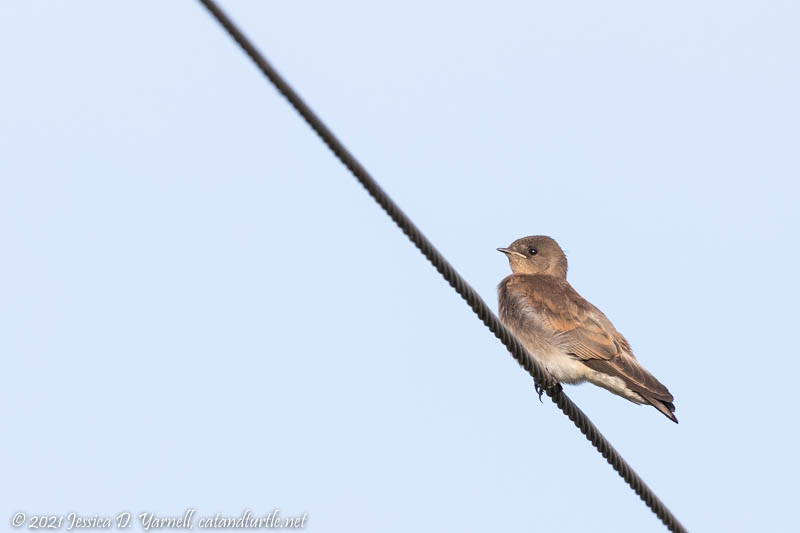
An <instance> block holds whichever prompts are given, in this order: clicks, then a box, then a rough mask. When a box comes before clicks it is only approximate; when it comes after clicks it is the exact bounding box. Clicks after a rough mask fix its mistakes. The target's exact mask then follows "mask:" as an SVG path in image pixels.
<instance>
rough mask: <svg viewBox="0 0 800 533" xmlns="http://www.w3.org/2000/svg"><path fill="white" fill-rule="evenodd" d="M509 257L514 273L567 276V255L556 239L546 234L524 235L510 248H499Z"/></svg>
mask: <svg viewBox="0 0 800 533" xmlns="http://www.w3.org/2000/svg"><path fill="white" fill-rule="evenodd" d="M497 251H499V252H503V253H504V254H506V256H507V257H508V262H509V264H510V265H511V271H512V272H513V273H514V274H547V275H550V276H556V277H558V278H561V279H566V278H567V256H566V255H564V251H563V250H562V249H561V247H560V246H559V245H558V243H557V242H556V241H554V240H553V239H551V238H550V237H547V236H545V235H533V236H531V237H523V238H521V239H517V240H516V241H514V242H512V243H511V245H509V247H508V248H498V249H497Z"/></svg>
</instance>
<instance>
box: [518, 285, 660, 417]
mask: <svg viewBox="0 0 800 533" xmlns="http://www.w3.org/2000/svg"><path fill="white" fill-rule="evenodd" d="M524 289H525V290H524V291H523V294H524V298H525V304H527V306H528V307H529V308H530V309H532V310H533V311H534V315H535V317H536V319H537V321H538V322H540V325H541V326H543V327H544V328H545V329H547V330H549V331H550V332H551V333H552V335H553V342H554V343H555V344H557V345H558V346H560V347H561V348H562V349H563V350H564V351H565V352H566V353H568V354H570V355H572V356H573V357H575V358H577V359H579V360H580V361H581V362H583V363H584V364H585V365H587V366H589V367H590V368H592V369H594V370H597V371H599V372H603V373H605V374H609V375H612V376H617V377H619V378H622V379H623V380H624V381H625V383H626V384H627V386H628V387H629V388H630V389H631V390H634V391H636V392H638V393H640V394H642V395H643V396H648V397H652V398H655V399H657V400H661V401H664V402H672V400H673V398H672V394H670V392H669V391H668V390H667V388H666V387H665V386H664V385H662V384H661V382H659V381H658V380H657V379H656V378H655V377H654V376H653V375H652V374H650V372H648V371H647V370H646V369H645V368H644V367H642V366H641V365H640V364H639V363H638V361H636V358H635V357H634V355H633V351H632V350H631V347H630V345H629V344H628V341H627V340H625V337H623V336H622V335H621V334H620V333H619V332H618V331H617V330H616V328H614V326H613V324H611V321H610V320H609V319H608V318H607V317H606V316H605V315H604V314H603V312H602V311H600V310H599V309H597V308H596V307H595V306H593V305H592V304H591V303H589V302H588V301H586V300H585V299H584V298H583V297H582V296H581V295H579V294H578V293H577V292H576V291H575V289H573V288H572V287H571V286H570V285H569V284H568V283H567V282H562V283H559V284H558V286H556V285H553V284H552V283H526V284H525V287H524ZM518 294H519V293H518Z"/></svg>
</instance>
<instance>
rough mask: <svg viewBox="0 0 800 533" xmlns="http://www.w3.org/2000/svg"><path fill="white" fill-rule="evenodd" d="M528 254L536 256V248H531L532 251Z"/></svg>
mask: <svg viewBox="0 0 800 533" xmlns="http://www.w3.org/2000/svg"><path fill="white" fill-rule="evenodd" d="M528 253H529V254H531V255H536V248H531V249H530V250H528Z"/></svg>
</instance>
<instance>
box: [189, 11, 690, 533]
mask: <svg viewBox="0 0 800 533" xmlns="http://www.w3.org/2000/svg"><path fill="white" fill-rule="evenodd" d="M199 1H200V3H202V4H203V5H204V6H205V7H206V8H207V9H208V10H209V12H210V13H211V15H212V16H213V17H214V18H215V19H216V20H217V21H218V22H219V23H220V24H221V25H222V26H223V27H224V28H225V30H226V31H227V32H228V33H229V34H230V36H231V37H232V38H233V39H234V40H235V41H236V42H237V43H238V44H239V46H241V48H242V49H243V50H244V52H245V53H246V54H247V55H248V56H250V59H252V60H253V62H254V63H255V64H256V65H257V66H258V68H259V69H260V70H261V72H262V73H263V74H264V75H265V76H266V77H267V78H268V79H269V81H270V82H272V84H273V85H274V86H275V88H276V89H278V91H279V92H280V93H281V94H282V95H283V96H284V97H286V99H287V100H288V101H289V103H290V104H292V107H294V108H295V110H296V111H297V112H298V113H299V114H300V116H301V117H303V119H304V120H305V121H306V122H307V123H308V125H309V126H311V128H312V129H313V130H314V131H315V132H316V133H317V135H319V137H320V139H322V141H323V142H324V143H325V144H326V145H327V146H328V148H330V149H331V151H332V152H333V153H334V155H336V157H337V158H338V159H339V160H340V161H341V162H342V163H343V164H344V166H346V167H347V169H348V170H350V172H351V173H352V174H353V176H355V178H356V179H357V180H358V181H359V183H361V185H363V186H364V188H365V189H366V190H367V192H368V193H369V195H370V196H372V198H373V199H374V200H375V201H376V202H378V204H379V205H380V206H381V208H383V210H384V211H385V212H386V214H388V215H389V217H390V218H391V219H392V221H394V223H395V224H397V226H398V227H399V228H400V229H401V230H402V231H403V233H405V234H406V236H407V237H408V238H409V239H410V240H411V242H413V243H414V246H416V247H417V248H418V249H419V251H420V252H422V255H424V256H425V257H426V258H427V259H428V261H430V262H431V264H432V265H433V266H434V268H436V270H437V272H439V274H441V275H442V277H443V278H444V279H445V280H446V281H447V282H448V283H449V284H450V286H451V287H453V288H454V289H455V291H456V292H457V293H458V294H459V295H460V296H461V297H462V298H463V299H464V301H466V302H467V304H468V305H469V306H470V308H472V310H473V311H474V312H475V314H476V315H478V318H480V319H481V322H483V323H484V324H485V325H486V327H487V328H489V330H490V331H491V332H492V333H493V334H494V335H495V337H497V338H498V339H500V342H502V343H503V345H504V346H505V347H506V348H507V349H508V351H509V352H510V353H511V355H512V356H513V357H514V359H516V361H517V362H518V363H519V364H520V365H521V366H522V368H524V369H525V370H526V371H527V372H528V374H530V375H531V377H532V378H533V380H534V383H535V385H536V386H537V387H538V388H540V389H544V391H545V392H546V394H547V396H548V397H549V398H550V399H551V400H552V401H553V403H555V404H556V405H557V406H558V408H559V409H561V411H562V412H563V413H564V414H565V415H567V417H568V418H569V419H570V420H572V422H573V423H574V424H575V426H576V427H577V428H578V429H579V430H580V431H581V433H583V434H584V435H585V436H586V438H587V439H588V440H589V442H591V443H592V445H593V446H594V447H595V448H596V449H597V451H598V452H600V454H601V455H602V456H603V457H604V458H605V459H606V461H608V463H609V464H610V465H611V466H612V468H613V469H614V470H616V471H617V473H618V474H619V475H620V476H621V477H622V478H623V479H624V480H625V481H626V482H627V483H628V485H630V487H631V488H632V489H633V490H634V492H635V493H636V494H638V495H639V498H641V499H642V501H644V503H645V504H646V505H647V506H648V507H649V508H650V509H651V510H652V511H653V512H654V513H655V514H656V516H658V518H660V519H661V521H662V522H663V523H664V525H665V526H667V529H669V530H670V531H672V532H673V533H686V529H685V528H684V527H683V526H682V525H681V523H680V522H679V521H678V519H677V518H676V517H675V515H673V514H672V512H671V511H670V510H669V509H668V508H667V506H666V505H664V503H663V502H662V501H661V500H660V499H659V498H658V496H656V494H655V493H654V492H653V491H652V489H650V487H648V486H647V484H646V483H645V482H644V481H643V480H642V478H640V477H639V475H638V474H637V473H636V472H635V471H634V470H633V468H631V466H630V465H629V464H628V462H627V461H625V459H623V458H622V456H621V455H620V454H619V452H617V450H616V449H614V447H613V446H612V445H611V443H610V442H608V440H607V439H606V438H605V437H604V436H603V434H602V433H600V430H598V429H597V427H596V426H595V425H594V423H592V421H591V420H589V417H587V416H586V414H584V412H583V411H581V410H580V408H579V407H578V406H577V405H575V403H573V401H572V400H570V399H569V397H568V396H567V395H566V394H565V393H564V392H563V390H562V389H561V387H560V386H558V381H557V380H556V379H555V378H553V376H552V375H551V374H550V373H549V372H548V371H547V369H546V368H544V367H543V366H542V365H541V364H540V363H539V362H538V361H536V360H535V359H534V358H533V357H531V355H530V354H529V353H528V352H527V350H526V349H525V348H524V347H523V346H522V344H520V342H519V340H517V338H516V337H515V336H514V335H513V334H512V333H511V332H510V331H509V330H508V328H506V327H505V325H503V323H502V322H500V319H499V318H497V316H496V315H495V314H494V313H493V312H492V310H491V309H490V308H489V306H488V305H486V302H484V301H483V299H482V298H481V297H480V296H479V295H478V293H477V292H475V289H473V288H472V287H471V286H470V285H469V284H468V283H467V282H466V281H465V280H464V278H462V277H461V275H459V273H458V272H456V270H455V269H454V268H453V266H452V265H451V264H450V263H449V262H448V261H447V260H446V259H445V258H444V257H443V256H442V254H440V253H439V251H438V250H437V249H436V248H435V247H434V246H433V244H432V243H431V242H430V241H429V240H428V239H427V238H426V237H425V235H423V234H422V232H421V231H420V230H419V228H417V226H416V225H415V224H414V223H413V222H412V221H411V219H410V218H408V216H406V214H405V213H403V211H402V210H401V209H400V207H398V205H397V204H396V203H394V201H393V200H392V199H391V198H390V197H389V195H387V194H386V192H385V191H384V190H383V189H382V188H381V187H380V185H378V183H377V182H376V181H375V180H374V179H373V178H372V176H370V175H369V173H368V172H367V171H366V169H364V167H362V166H361V164H360V163H359V162H358V161H357V160H356V158H355V157H353V155H352V154H351V153H350V152H349V151H348V150H347V149H346V148H345V147H344V145H343V144H342V143H341V142H340V141H339V140H338V139H337V138H336V136H335V135H334V134H333V133H332V132H331V131H330V130H329V129H328V127H327V126H325V124H324V123H323V122H322V121H321V120H320V119H319V117H317V115H316V114H315V113H314V112H313V111H312V110H311V108H309V107H308V105H307V104H306V103H305V102H304V101H303V100H302V99H301V98H300V96H299V95H298V94H297V93H296V92H295V91H294V89H292V87H291V86H290V85H289V84H288V83H287V82H286V81H285V80H284V79H283V78H282V77H281V76H280V74H278V72H277V71H276V70H275V69H274V68H273V67H272V65H270V64H269V62H268V61H267V60H266V59H265V58H264V56H263V55H261V53H260V52H259V51H258V50H257V49H256V47H255V46H254V45H253V44H252V43H251V42H250V40H249V39H248V38H247V37H246V36H245V35H244V34H243V33H242V32H241V31H240V30H239V29H238V28H237V27H236V25H235V24H234V23H233V21H231V19H230V18H228V16H227V15H226V14H225V12H223V11H222V9H220V8H219V6H217V4H216V3H215V2H214V1H213V0H199Z"/></svg>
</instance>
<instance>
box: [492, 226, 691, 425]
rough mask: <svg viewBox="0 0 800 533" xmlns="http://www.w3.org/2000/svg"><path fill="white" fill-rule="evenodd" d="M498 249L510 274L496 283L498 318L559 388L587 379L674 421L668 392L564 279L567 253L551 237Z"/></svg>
mask: <svg viewBox="0 0 800 533" xmlns="http://www.w3.org/2000/svg"><path fill="white" fill-rule="evenodd" d="M497 250H498V251H499V252H502V253H504V254H505V255H506V256H507V257H508V262H509V264H510V266H511V272H512V273H511V275H509V276H507V277H506V278H504V279H503V281H501V282H500V284H499V285H498V287H497V295H498V300H499V310H500V320H501V321H502V322H503V324H505V326H506V327H507V328H508V329H510V330H511V332H512V333H513V334H514V336H516V337H517V339H519V341H520V342H521V343H522V345H523V346H524V347H525V349H526V350H527V351H528V352H529V353H530V354H531V356H532V357H534V358H535V359H536V360H538V361H539V362H540V363H541V364H542V365H543V366H544V367H545V368H546V369H547V370H548V371H549V372H550V374H552V376H553V377H554V378H556V380H558V382H559V383H558V384H557V386H559V387H560V384H561V383H569V384H578V383H584V382H587V381H588V382H589V383H593V384H594V385H597V386H600V387H602V388H604V389H607V390H609V391H610V392H612V393H614V394H616V395H618V396H622V397H623V398H625V399H627V400H630V401H631V402H633V403H636V404H647V405H652V406H653V407H655V408H656V409H658V410H659V411H660V412H661V413H662V414H663V415H664V416H666V417H667V418H669V419H670V420H672V421H673V422H675V423H676V424H677V423H678V419H677V417H676V416H675V404H674V403H673V401H674V399H673V397H672V394H670V392H669V390H667V388H666V387H665V386H664V385H663V384H662V383H661V382H660V381H658V380H657V379H656V378H655V377H654V376H653V375H652V374H651V373H650V372H648V371H647V369H645V368H644V367H643V366H642V365H641V363H639V361H637V359H636V357H635V356H634V355H633V350H632V349H631V345H630V344H629V343H628V341H627V340H626V339H625V337H623V336H622V334H621V333H620V332H619V331H617V329H616V328H615V327H614V325H613V324H612V323H611V321H610V320H609V319H608V318H607V317H606V315H604V314H603V312H602V311H600V310H599V309H598V308H597V307H595V306H594V305H592V304H591V303H589V302H588V301H587V300H586V299H584V298H583V297H582V296H581V295H580V294H578V292H577V291H576V290H575V289H573V288H572V285H570V284H569V282H568V281H567V256H566V255H565V254H564V251H563V250H562V249H561V247H560V246H559V245H558V243H557V242H556V241H555V240H554V239H552V238H551V237H547V236H545V235H533V236H530V237H523V238H521V239H517V240H516V241H514V242H513V243H511V245H510V246H508V247H507V248H498V249H497ZM539 392H540V398H541V390H540V391H539Z"/></svg>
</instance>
